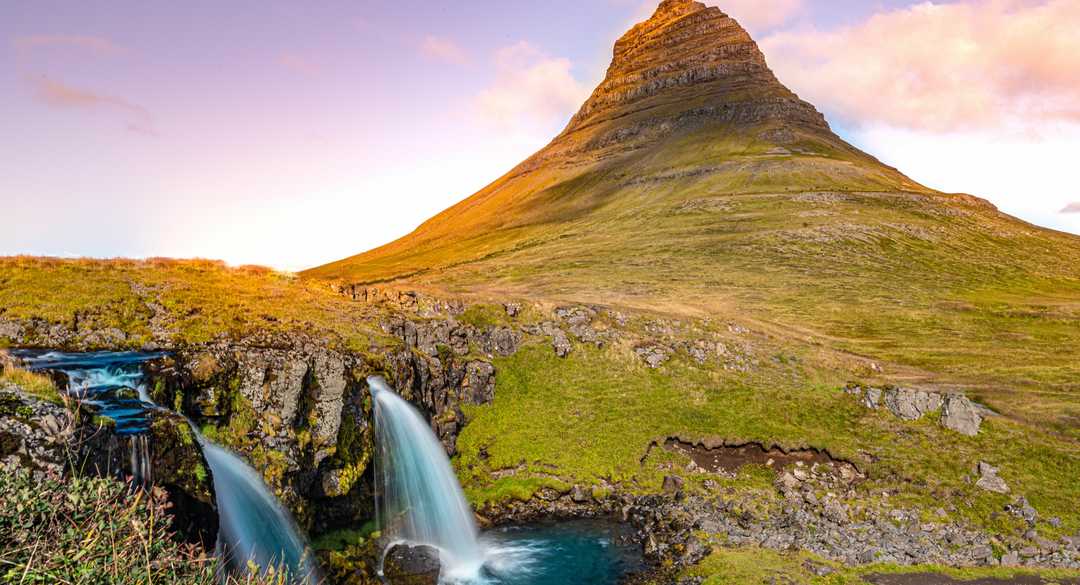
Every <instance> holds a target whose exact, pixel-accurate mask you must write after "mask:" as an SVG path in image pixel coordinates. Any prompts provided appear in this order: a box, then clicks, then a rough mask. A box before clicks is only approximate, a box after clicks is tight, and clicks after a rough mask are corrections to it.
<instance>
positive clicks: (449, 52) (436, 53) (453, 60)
mask: <svg viewBox="0 0 1080 585" xmlns="http://www.w3.org/2000/svg"><path fill="white" fill-rule="evenodd" d="M420 52H422V53H423V54H424V55H426V56H428V57H430V58H432V59H436V60H438V61H444V62H446V63H450V64H451V65H465V64H466V63H468V62H469V54H468V53H467V52H466V51H465V49H463V48H462V47H461V46H460V45H458V44H457V43H455V42H454V41H452V40H450V39H446V38H442V37H436V36H431V35H428V36H426V37H424V40H423V42H421V43H420Z"/></svg>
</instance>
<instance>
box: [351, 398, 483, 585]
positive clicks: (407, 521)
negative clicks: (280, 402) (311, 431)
mask: <svg viewBox="0 0 1080 585" xmlns="http://www.w3.org/2000/svg"><path fill="white" fill-rule="evenodd" d="M368 385H369V387H370V388H371V397H372V401H373V403H374V408H375V434H376V447H377V453H378V456H377V457H376V463H375V473H376V490H377V493H378V496H377V505H376V518H377V521H378V524H379V526H380V528H381V529H382V531H383V534H384V535H385V536H386V537H387V538H388V539H389V540H390V541H391V542H401V541H404V542H410V543H414V544H426V545H431V546H435V547H437V548H438V549H439V550H440V553H441V554H440V556H441V559H442V563H443V573H444V578H447V577H449V578H450V579H453V580H456V579H458V578H463V579H468V578H470V577H472V576H476V575H479V574H480V573H481V571H482V569H483V566H484V563H485V550H484V547H483V546H482V545H481V544H480V542H479V540H478V539H477V528H476V521H475V519H474V517H473V512H472V508H470V507H469V504H468V503H467V502H466V501H465V496H464V494H463V493H462V491H461V486H460V485H459V484H458V481H457V477H456V476H455V475H454V471H453V469H451V467H450V460H449V459H448V458H447V457H446V450H445V449H444V448H443V446H442V444H441V443H440V442H439V441H438V439H436V437H435V434H434V433H433V432H432V431H431V427H430V426H428V423H427V422H426V421H425V420H424V418H423V417H422V416H421V415H420V413H419V412H417V411H416V409H415V408H413V407H412V405H410V404H409V403H408V402H406V401H404V400H402V399H401V397H399V396H398V395H397V394H395V393H394V392H393V391H392V390H390V388H389V387H387V385H386V382H385V381H384V380H383V379H382V378H379V377H371V378H368Z"/></svg>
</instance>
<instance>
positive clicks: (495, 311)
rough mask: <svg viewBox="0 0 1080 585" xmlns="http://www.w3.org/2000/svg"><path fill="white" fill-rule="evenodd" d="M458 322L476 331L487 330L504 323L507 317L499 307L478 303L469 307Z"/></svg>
mask: <svg viewBox="0 0 1080 585" xmlns="http://www.w3.org/2000/svg"><path fill="white" fill-rule="evenodd" d="M458 320H459V321H461V322H462V323H468V324H469V325H472V326H473V327H476V328H477V329H488V328H490V327H494V326H496V325H498V324H500V323H502V322H504V321H506V320H507V315H506V311H505V310H504V309H503V307H502V306H500V305H494V304H483V303H478V304H474V305H469V307H468V308H466V309H465V312H464V313H463V314H462V315H461V316H460V317H458Z"/></svg>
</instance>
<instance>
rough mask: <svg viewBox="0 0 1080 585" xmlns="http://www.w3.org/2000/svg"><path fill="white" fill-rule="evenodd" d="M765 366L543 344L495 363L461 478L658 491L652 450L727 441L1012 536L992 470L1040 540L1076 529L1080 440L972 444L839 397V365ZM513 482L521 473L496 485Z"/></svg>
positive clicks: (756, 476)
mask: <svg viewBox="0 0 1080 585" xmlns="http://www.w3.org/2000/svg"><path fill="white" fill-rule="evenodd" d="M757 343H758V344H759V347H758V350H759V351H760V352H761V353H764V354H766V355H774V354H781V355H791V354H792V353H793V351H792V350H790V349H780V348H775V347H771V346H770V345H769V344H770V343H773V342H770V341H768V340H761V341H758V342H757ZM791 361H798V362H799V363H800V364H801V365H798V366H792V365H791V364H790V362H791ZM784 362H788V363H784ZM765 363H766V364H767V365H762V366H760V367H758V368H757V369H756V370H754V371H753V372H751V373H749V374H744V373H742V372H726V371H723V370H720V369H718V368H716V367H715V366H712V365H710V366H700V365H698V364H696V363H695V362H692V361H690V360H688V359H685V358H676V359H674V360H672V361H670V362H668V364H666V365H665V367H664V368H661V369H658V370H653V369H649V368H647V367H645V366H644V365H643V364H642V362H641V360H640V359H638V358H637V357H636V356H634V355H633V353H632V350H631V349H630V347H629V345H628V344H616V345H614V346H611V347H608V348H606V349H603V350H601V349H596V348H593V347H588V346H579V347H577V348H575V350H574V352H573V353H572V354H571V355H570V357H568V358H566V359H559V358H557V357H555V356H554V354H553V352H552V351H551V348H550V347H548V346H547V345H546V344H544V345H528V346H526V347H524V348H522V349H521V350H519V351H518V353H517V354H515V355H514V356H512V357H509V358H505V359H501V360H498V361H497V364H496V365H497V371H498V380H497V388H498V392H497V393H496V396H495V401H494V403H492V404H491V405H487V406H477V407H470V408H469V409H467V411H466V415H467V417H468V419H469V423H468V424H467V425H466V427H465V428H464V430H463V431H462V434H461V435H460V437H459V439H458V452H459V455H458V457H457V459H456V462H455V463H456V465H457V467H458V471H459V476H461V477H462V479H463V482H464V484H465V486H466V490H467V493H468V495H469V497H470V498H471V499H472V500H473V501H474V503H476V504H477V505H483V504H484V503H486V502H488V501H491V500H499V499H510V498H515V499H527V498H528V497H529V496H530V495H531V494H532V493H534V492H535V491H536V490H538V489H540V488H541V487H560V486H561V487H563V489H565V488H566V487H567V486H569V485H572V484H575V483H577V484H581V485H586V486H590V485H592V486H602V485H609V484H617V485H620V486H621V487H622V488H623V489H624V490H628V491H631V492H656V491H659V489H660V484H661V482H662V479H663V476H664V475H665V474H666V473H670V472H669V471H667V470H665V469H663V468H662V466H661V465H660V463H667V462H669V461H668V459H665V458H670V457H673V456H671V455H668V454H666V453H665V452H664V451H662V450H656V449H654V450H653V451H652V453H653V455H651V456H650V459H649V460H646V461H645V463H642V458H643V456H644V455H645V454H646V452H647V450H648V449H649V445H650V444H651V443H652V442H653V441H658V440H661V441H662V440H663V439H664V438H666V437H669V436H675V435H679V436H682V437H691V438H710V437H719V438H722V439H725V440H727V441H730V442H734V443H743V442H761V443H764V444H766V445H778V446H782V447H784V448H788V449H791V448H800V447H813V448H817V449H824V450H827V451H828V452H829V453H830V454H831V455H833V456H834V457H837V458H842V459H845V460H849V461H852V462H854V463H855V464H856V465H857V466H858V467H859V468H860V469H861V470H862V471H863V472H864V473H866V474H867V475H868V478H869V479H868V481H867V482H865V483H863V484H861V485H860V486H859V496H860V497H862V498H865V499H866V500H867V501H873V500H874V498H875V497H876V496H875V494H880V493H882V492H883V491H888V492H890V493H892V494H895V495H894V496H893V498H892V499H891V500H890V501H891V505H894V506H917V507H920V508H921V509H924V510H934V509H936V508H937V507H939V506H941V505H942V504H943V502H946V503H950V504H954V505H955V507H954V508H953V509H950V510H949V513H950V516H951V517H953V518H954V519H956V520H962V521H965V522H967V523H970V524H972V525H975V526H981V527H983V528H985V529H987V530H989V531H991V532H994V533H998V534H1007V535H1012V536H1016V535H1018V534H1019V533H1020V532H1022V530H1021V527H1020V526H1019V525H1018V524H1015V523H1012V522H1010V521H1009V517H1008V516H1007V515H1002V514H997V513H996V512H1000V511H1001V510H1002V509H1003V508H1004V506H1005V504H1007V503H1008V502H1010V501H1011V498H1010V497H1007V496H999V495H995V494H990V493H988V492H984V491H982V490H979V489H977V488H975V487H974V486H973V485H972V481H971V477H972V473H973V470H974V468H975V466H976V465H977V464H978V462H979V461H991V462H993V463H994V464H995V465H1000V466H1001V468H1002V470H1003V471H1002V474H1003V477H1006V478H1007V479H1008V482H1009V485H1010V487H1011V488H1012V489H1013V492H1014V493H1016V494H1025V495H1026V496H1027V497H1028V498H1029V499H1030V500H1031V501H1032V503H1033V504H1034V505H1035V506H1036V507H1037V509H1039V511H1040V513H1041V514H1042V515H1043V518H1044V519H1049V518H1051V517H1053V516H1058V517H1059V518H1060V519H1061V520H1062V522H1063V524H1062V525H1061V527H1059V528H1055V527H1052V526H1050V525H1049V524H1045V525H1040V527H1039V530H1040V534H1043V535H1046V536H1048V537H1051V538H1052V537H1053V535H1055V534H1072V533H1074V532H1075V531H1077V530H1080V514H1077V511H1076V509H1075V502H1076V501H1078V500H1080V486H1077V485H1076V482H1075V478H1076V477H1080V455H1077V453H1078V452H1080V451H1078V450H1077V445H1076V443H1075V442H1071V441H1063V440H1061V438H1060V437H1059V436H1057V435H1056V434H1054V433H1053V432H1051V431H1048V430H1046V429H1038V428H1032V427H1029V426H1027V425H1025V424H1023V423H1021V422H1017V421H1010V420H1007V419H992V420H990V421H988V422H986V423H984V427H983V430H982V432H980V434H979V435H978V436H977V437H964V436H962V435H959V434H957V433H953V432H951V431H948V430H945V429H943V428H942V427H941V426H940V425H938V424H937V423H936V422H935V421H934V420H932V419H930V418H927V419H923V420H922V421H917V422H904V421H900V420H898V419H896V418H895V417H893V416H892V415H890V414H888V413H887V412H885V411H868V410H866V409H864V408H863V407H862V406H861V405H859V404H858V403H857V401H856V400H855V399H854V398H852V397H850V396H848V395H846V394H844V393H843V392H841V391H840V390H839V388H840V383H839V382H837V380H839V378H837V376H838V375H843V374H842V373H841V372H836V371H835V370H834V368H835V366H829V367H827V368H823V369H821V370H818V369H817V368H819V367H821V366H820V365H818V364H817V362H816V361H815V360H814V359H811V358H809V357H808V356H799V355H795V356H794V360H792V359H791V358H785V360H779V359H777V360H775V361H772V360H770V361H768V362H765ZM657 457H659V458H657ZM676 463H677V464H679V465H685V463H686V462H685V461H682V462H681V463H680V462H678V461H676ZM507 470H510V471H512V472H513V473H511V474H510V475H509V476H507V477H502V478H501V479H498V480H494V479H492V478H493V477H495V476H496V472H503V473H505V472H507ZM762 474H765V475H768V476H770V477H768V478H764V479H763V478H762V477H761V476H762ZM771 474H772V472H771V471H768V470H765V469H761V470H754V469H749V468H748V469H746V470H745V471H744V473H743V475H742V476H740V478H739V481H737V482H735V484H736V485H738V486H743V487H746V488H747V489H751V490H756V492H757V493H759V494H760V495H761V497H762V498H765V499H767V497H768V496H769V495H771V494H774V493H775V488H773V487H772V479H771Z"/></svg>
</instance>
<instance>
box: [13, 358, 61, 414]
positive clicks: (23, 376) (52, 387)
mask: <svg viewBox="0 0 1080 585" xmlns="http://www.w3.org/2000/svg"><path fill="white" fill-rule="evenodd" d="M0 382H6V383H9V384H13V385H15V386H19V387H20V388H22V390H24V391H25V392H27V393H29V394H31V395H33V396H36V397H38V398H41V399H42V400H46V401H49V402H52V403H53V404H63V402H64V401H63V398H62V397H61V396H60V391H59V390H57V389H56V384H55V383H54V382H53V381H52V378H50V377H48V376H46V375H44V374H39V373H36V372H30V371H27V370H24V369H22V368H16V367H14V366H11V365H7V364H5V365H4V368H3V371H0Z"/></svg>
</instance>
